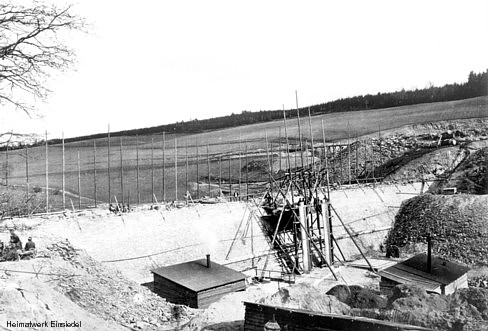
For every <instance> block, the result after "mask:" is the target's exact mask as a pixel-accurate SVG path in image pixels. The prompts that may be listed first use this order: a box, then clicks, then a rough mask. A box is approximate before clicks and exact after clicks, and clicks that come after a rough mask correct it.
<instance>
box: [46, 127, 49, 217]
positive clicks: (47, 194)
mask: <svg viewBox="0 0 488 331" xmlns="http://www.w3.org/2000/svg"><path fill="white" fill-rule="evenodd" d="M47 146H48V144H47V130H46V213H49V150H48V147H47Z"/></svg>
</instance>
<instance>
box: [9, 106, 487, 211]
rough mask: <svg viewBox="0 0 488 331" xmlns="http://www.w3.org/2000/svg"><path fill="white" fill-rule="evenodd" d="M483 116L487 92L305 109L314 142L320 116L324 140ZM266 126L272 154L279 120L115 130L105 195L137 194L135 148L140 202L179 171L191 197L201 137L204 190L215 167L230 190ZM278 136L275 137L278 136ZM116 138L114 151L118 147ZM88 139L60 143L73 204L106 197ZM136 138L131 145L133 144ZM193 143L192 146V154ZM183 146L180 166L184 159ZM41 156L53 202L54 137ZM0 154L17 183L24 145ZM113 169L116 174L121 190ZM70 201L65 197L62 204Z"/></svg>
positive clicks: (305, 130) (103, 172)
mask: <svg viewBox="0 0 488 331" xmlns="http://www.w3.org/2000/svg"><path fill="white" fill-rule="evenodd" d="M486 116H488V97H480V98H474V99H467V100H460V101H452V102H442V103H432V104H421V105H415V106H405V107H396V108H387V109H377V110H363V111H355V112H344V113H334V114H326V115H318V116H314V117H312V132H313V137H314V140H315V143H317V142H319V143H322V129H321V122H322V121H323V122H324V126H325V134H326V141H327V142H332V141H337V140H341V139H347V138H348V136H349V137H351V138H352V137H356V135H357V136H359V137H361V136H364V135H367V134H372V133H378V130H379V129H381V132H385V131H386V130H392V129H395V128H399V127H402V126H405V125H414V124H423V123H429V122H437V121H443V120H454V119H464V118H477V117H486ZM301 130H302V131H301V133H302V137H304V139H307V140H308V141H309V140H310V136H311V134H310V129H309V121H308V118H302V119H301ZM287 131H288V136H289V138H290V143H291V149H296V148H297V141H298V125H297V119H296V118H295V119H291V120H289V121H287ZM266 134H267V136H268V141H269V145H270V146H271V145H272V146H273V147H272V148H273V152H274V153H273V154H272V157H273V158H276V157H278V156H277V153H276V151H277V149H278V148H280V149H281V151H285V150H286V145H285V139H284V136H285V129H284V124H283V121H273V122H267V123H260V124H254V125H246V126H241V127H236V128H229V129H223V130H218V131H212V132H205V133H200V134H191V135H184V136H174V135H166V136H165V143H164V145H163V136H162V134H161V135H154V136H141V137H138V138H137V141H136V137H133V136H130V137H122V139H121V138H119V137H117V138H112V139H111V151H110V191H111V196H112V201H113V196H116V197H117V199H118V200H119V201H121V200H122V199H123V200H124V201H126V202H127V201H128V200H130V201H131V203H134V202H137V200H138V198H137V193H136V192H137V180H136V177H137V176H136V171H137V170H136V168H137V166H136V164H137V153H138V154H139V158H138V159H139V192H140V196H139V199H140V201H141V202H150V201H151V200H152V192H153V191H154V193H155V195H156V197H157V199H158V200H163V198H164V199H165V200H174V199H175V198H178V199H182V198H183V196H184V193H185V191H186V190H187V187H186V183H187V178H188V182H189V183H190V184H191V183H195V182H197V178H198V179H199V181H200V182H201V184H200V190H199V192H198V193H199V194H198V193H197V192H196V190H195V189H196V187H195V185H193V186H192V187H190V189H193V190H192V195H193V197H194V198H198V196H197V195H200V196H202V195H208V192H209V190H208V187H209V186H208V172H209V169H208V166H207V145H208V155H209V164H210V178H211V182H212V184H213V189H212V191H211V195H215V194H216V192H217V191H216V190H215V185H216V184H218V182H219V178H220V173H221V174H222V183H223V188H224V190H225V192H228V191H229V178H231V181H232V183H233V187H232V191H234V190H236V189H238V182H239V178H241V180H242V181H245V179H246V171H245V170H242V169H244V165H245V164H246V156H245V150H246V149H247V152H248V153H247V161H250V160H254V161H260V162H261V163H264V164H266V159H267V157H266V139H265V135H266ZM280 136H281V138H282V139H281V143H280V139H279V138H280ZM175 139H176V145H177V165H178V170H177V172H178V174H177V181H178V185H177V187H178V196H177V197H176V195H175V193H176V190H175V182H176V178H175V153H176V150H175ZM121 140H122V153H120V142H121ZM95 143H96V146H97V149H96V155H95V153H94V150H93V144H94V141H93V140H87V141H82V142H76V143H69V144H66V149H65V164H66V173H65V182H66V190H67V191H69V192H71V193H73V195H70V196H69V198H71V199H72V200H73V202H74V205H75V207H76V206H77V205H78V200H77V195H78V194H80V195H81V196H82V197H83V199H82V205H83V206H88V205H92V204H93V199H94V197H95V182H96V194H97V200H98V201H99V202H102V201H104V202H107V201H108V199H109V194H108V191H109V176H108V170H107V168H108V167H107V165H108V140H107V139H106V138H104V139H96V140H95ZM136 146H138V151H137V148H136ZM197 147H198V153H199V157H198V158H197ZM239 150H240V152H239ZM78 153H79V155H80V169H81V171H80V173H81V180H80V182H81V185H80V190H78V166H77V163H78V161H77V155H78ZM163 153H164V157H163ZM187 154H188V171H187V167H186V163H187V162H186V160H187V157H186V155H187ZM121 155H122V162H121ZM151 155H152V156H151ZM239 155H240V156H241V157H239ZM94 156H96V163H95V162H94V161H95V159H94ZM48 157H49V187H50V189H52V190H51V191H50V192H51V194H53V195H57V196H58V198H56V199H53V200H52V204H53V205H52V207H53V208H59V207H60V201H61V199H59V189H60V188H61V187H62V148H61V145H50V146H49V154H48ZM197 160H198V161H197ZM220 160H221V162H220ZM0 162H1V164H2V168H1V169H2V173H1V174H0V176H1V177H2V180H1V182H2V183H5V175H6V173H8V182H9V185H18V186H19V187H21V186H25V184H26V154H25V150H14V151H9V155H8V166H7V164H6V155H5V153H3V155H2V156H1V159H0ZM219 163H220V165H219ZM283 163H284V161H283ZM152 164H153V166H152ZM94 165H95V167H96V178H95V176H94ZM121 165H122V167H121ZM197 165H198V177H197ZM229 165H230V169H229ZM163 166H164V171H163ZM121 169H122V172H123V178H124V181H123V194H122V182H121V177H122V176H121ZM152 169H154V170H152ZM240 169H241V171H240ZM6 170H7V171H6ZM275 170H276V169H275ZM28 172H29V184H30V187H31V188H32V187H34V186H38V187H41V188H43V187H45V147H35V148H29V150H28ZM258 175H260V177H261V178H260V179H262V180H265V179H266V178H267V174H266V169H262V170H261V171H260V173H259V174H258ZM152 177H154V189H153V185H152V180H151V178H152ZM251 177H252V179H253V180H255V179H259V178H257V177H259V176H256V172H254V173H253V175H252V176H251ZM163 181H164V190H163ZM240 191H241V195H242V194H244V193H245V188H244V187H241V189H240ZM70 205H71V204H70V202H69V199H68V206H70Z"/></svg>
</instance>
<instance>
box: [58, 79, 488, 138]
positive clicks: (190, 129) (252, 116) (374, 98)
mask: <svg viewBox="0 0 488 331" xmlns="http://www.w3.org/2000/svg"><path fill="white" fill-rule="evenodd" d="M485 95H488V70H486V71H485V72H482V73H478V74H477V73H474V72H471V73H470V74H469V76H468V81H467V82H465V83H462V84H457V83H454V84H446V85H444V86H442V87H434V86H431V87H429V88H425V89H416V90H411V91H405V90H401V91H397V92H390V93H378V94H375V95H372V94H367V95H361V96H355V97H350V98H344V99H338V100H335V101H331V102H327V103H323V104H319V105H313V106H310V112H311V114H312V115H317V114H326V113H335V112H345V111H356V110H364V109H379V108H389V107H398V106H407V105H414V104H420V103H431V102H441V101H453V100H462V99H468V98H474V97H479V96H485ZM299 111H300V116H307V115H308V107H304V108H301V109H300V110H299ZM296 115H297V111H296V109H290V110H286V116H287V117H288V118H293V117H296ZM282 118H283V111H282V110H271V111H259V112H250V111H243V112H242V113H241V114H232V115H228V116H221V117H215V118H210V119H205V120H197V119H195V120H192V121H186V122H185V121H182V122H177V123H173V124H167V125H160V126H155V127H150V128H143V129H134V130H125V131H118V132H114V133H112V135H113V136H126V135H136V134H139V135H148V134H155V133H162V132H167V133H176V134H187V133H198V132H202V131H208V130H217V129H223V128H228V127H235V126H240V125H246V124H253V123H259V122H266V121H273V120H277V119H282ZM106 135H107V134H106V133H100V134H95V135H90V136H83V137H76V138H70V139H67V140H66V141H67V142H73V141H81V140H85V139H90V138H102V137H105V136H106ZM59 141H60V140H52V141H50V142H51V143H57V142H59Z"/></svg>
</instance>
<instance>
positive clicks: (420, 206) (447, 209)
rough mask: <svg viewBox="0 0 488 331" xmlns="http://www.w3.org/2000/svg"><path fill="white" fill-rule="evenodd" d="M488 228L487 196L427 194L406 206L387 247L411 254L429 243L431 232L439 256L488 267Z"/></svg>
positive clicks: (407, 203)
mask: <svg viewBox="0 0 488 331" xmlns="http://www.w3.org/2000/svg"><path fill="white" fill-rule="evenodd" d="M487 225H488V196H487V195H468V194H458V195H432V194H425V195H422V196H417V197H414V198H411V199H409V200H407V201H405V202H404V203H403V204H402V207H401V209H400V210H399V211H398V214H397V215H396V218H395V223H394V226H393V229H392V230H391V231H390V233H389V235H388V239H387V245H397V246H399V247H401V248H403V249H405V250H409V249H410V248H413V247H414V246H415V244H419V243H425V242H426V236H427V234H428V233H429V232H430V233H431V234H432V235H433V236H434V238H435V244H434V248H433V250H434V253H435V254H436V255H439V256H441V257H445V258H447V259H450V260H456V261H459V262H463V263H466V264H481V263H488V247H487V245H486V244H487V243H488V227H487ZM421 249H422V250H424V248H421Z"/></svg>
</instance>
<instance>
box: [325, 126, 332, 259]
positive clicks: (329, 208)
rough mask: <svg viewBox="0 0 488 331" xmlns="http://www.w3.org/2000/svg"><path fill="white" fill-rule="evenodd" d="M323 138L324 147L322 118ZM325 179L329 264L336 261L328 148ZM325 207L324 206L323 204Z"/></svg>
mask: <svg viewBox="0 0 488 331" xmlns="http://www.w3.org/2000/svg"><path fill="white" fill-rule="evenodd" d="M322 140H323V143H324V147H325V128H324V120H322ZM325 169H326V171H325V180H326V184H327V201H326V202H327V215H326V216H327V218H328V220H326V219H325V218H324V222H323V224H324V226H326V227H327V228H328V231H327V230H325V231H324V233H325V236H326V237H325V239H326V240H327V239H328V240H329V243H330V257H329V259H330V264H329V265H332V263H333V262H334V247H333V246H332V239H333V237H332V213H331V207H330V181H329V162H328V160H327V150H325ZM322 208H323V206H322ZM322 213H324V211H323V210H322Z"/></svg>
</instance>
